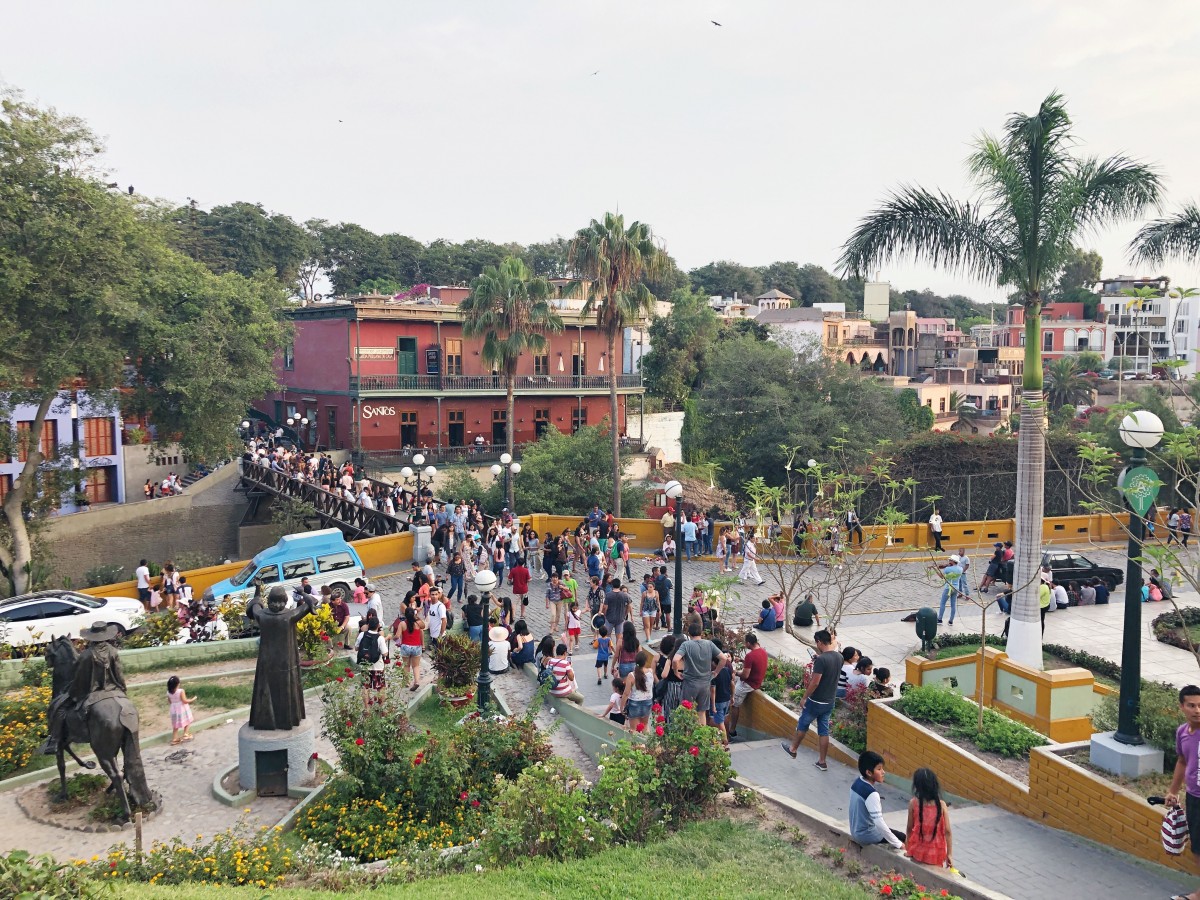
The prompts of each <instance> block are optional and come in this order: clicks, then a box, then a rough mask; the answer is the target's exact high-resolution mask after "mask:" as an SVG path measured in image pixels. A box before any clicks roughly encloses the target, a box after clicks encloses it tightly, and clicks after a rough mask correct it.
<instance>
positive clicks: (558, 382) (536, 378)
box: [350, 374, 642, 394]
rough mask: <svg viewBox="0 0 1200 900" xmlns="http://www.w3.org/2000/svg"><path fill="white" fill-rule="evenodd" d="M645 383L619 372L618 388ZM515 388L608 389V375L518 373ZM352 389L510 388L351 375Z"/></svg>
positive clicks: (488, 380)
mask: <svg viewBox="0 0 1200 900" xmlns="http://www.w3.org/2000/svg"><path fill="white" fill-rule="evenodd" d="M641 386H642V376H641V374H632V375H618V376H617V389H618V390H630V389H636V388H640V387H641ZM513 387H514V389H515V390H516V391H518V392H534V393H545V392H551V391H564V392H570V391H601V390H603V391H606V390H608V388H609V376H607V375H518V376H517V377H516V379H515V380H514V383H513ZM350 390H352V391H392V392H409V391H413V392H428V393H444V394H458V393H470V392H472V391H488V392H500V391H505V390H507V384H506V382H505V379H504V376H503V375H351V376H350Z"/></svg>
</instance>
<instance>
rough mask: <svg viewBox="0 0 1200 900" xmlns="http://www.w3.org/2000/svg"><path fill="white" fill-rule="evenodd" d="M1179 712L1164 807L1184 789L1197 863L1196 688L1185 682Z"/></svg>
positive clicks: (1195, 896)
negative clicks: (1181, 715) (1180, 721)
mask: <svg viewBox="0 0 1200 900" xmlns="http://www.w3.org/2000/svg"><path fill="white" fill-rule="evenodd" d="M1179 711H1180V712H1181V713H1182V714H1183V720H1184V721H1183V724H1182V725H1180V726H1179V728H1177V729H1176V731H1175V754H1176V758H1175V771H1174V773H1173V774H1172V776H1171V788H1170V790H1168V791H1167V796H1166V801H1167V806H1170V807H1172V808H1178V807H1179V806H1180V805H1181V804H1180V802H1179V800H1180V798H1179V789H1180V788H1186V790H1185V791H1184V797H1183V801H1184V802H1183V804H1182V805H1183V809H1184V812H1185V813H1186V814H1187V826H1188V837H1189V838H1190V839H1191V845H1192V860H1193V862H1195V863H1196V864H1197V865H1198V866H1200V758H1198V757H1200V687H1197V686H1196V685H1194V684H1189V685H1187V686H1186V687H1183V688H1181V689H1180V691H1179ZM1178 897H1185V898H1186V900H1200V889H1197V890H1195V891H1192V892H1191V893H1190V894H1187V895H1182V894H1180V895H1177V896H1176V897H1173V898H1172V900H1178Z"/></svg>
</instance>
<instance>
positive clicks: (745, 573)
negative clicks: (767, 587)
mask: <svg viewBox="0 0 1200 900" xmlns="http://www.w3.org/2000/svg"><path fill="white" fill-rule="evenodd" d="M747 578H750V579H753V580H754V583H755V584H760V585H761V584H766V582H765V581H763V579H762V576H761V575H759V574H758V548H757V547H756V546H755V545H754V537H753V535H747V536H746V539H745V549H744V551H743V556H742V569H741V571H740V572H738V581H745V580H746V579H747Z"/></svg>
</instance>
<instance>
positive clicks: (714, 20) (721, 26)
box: [708, 19, 725, 28]
mask: <svg viewBox="0 0 1200 900" xmlns="http://www.w3.org/2000/svg"><path fill="white" fill-rule="evenodd" d="M708 21H710V22H712V23H713V24H714V25H716V26H717V27H718V28H724V27H725V26H724V25H722V24H721V23H720V22H718V21H717V20H716V19H709V20H708Z"/></svg>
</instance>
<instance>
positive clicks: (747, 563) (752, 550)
mask: <svg viewBox="0 0 1200 900" xmlns="http://www.w3.org/2000/svg"><path fill="white" fill-rule="evenodd" d="M676 552H678V551H676ZM747 578H753V579H754V582H755V584H766V582H765V581H763V580H762V576H760V575H759V574H758V548H757V547H755V546H754V537H753V536H750V535H748V536H747V537H746V550H745V554H744V556H743V559H742V570H741V571H740V572H738V581H745V580H746V579H747Z"/></svg>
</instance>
